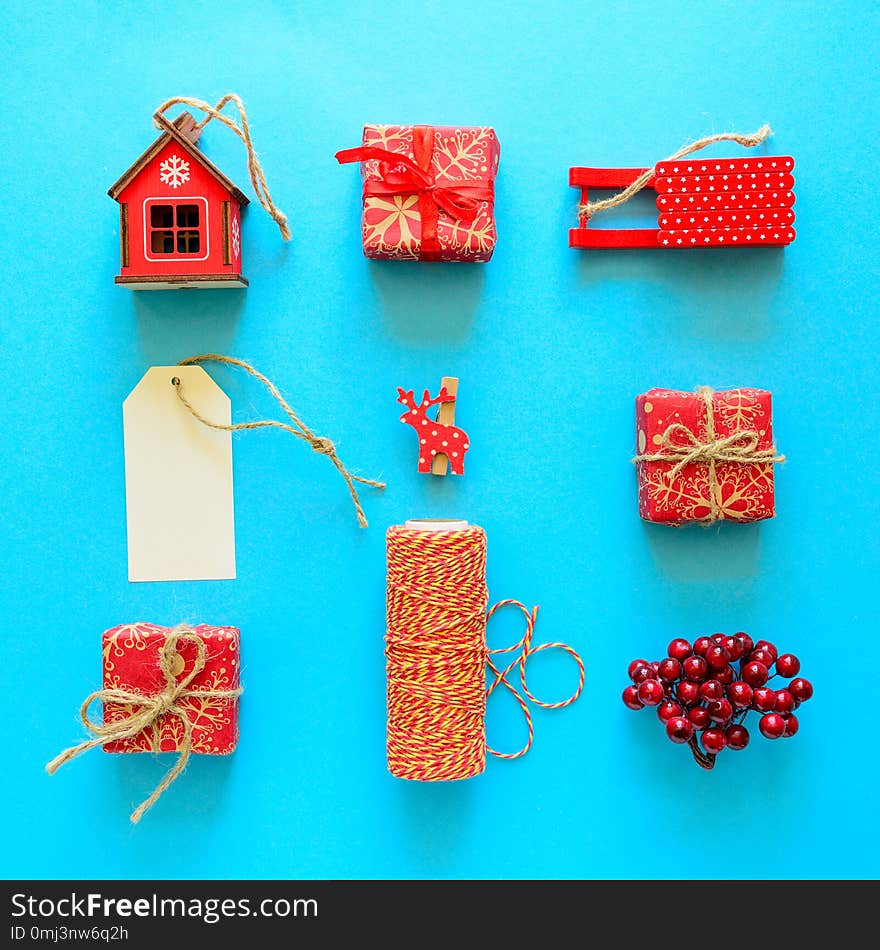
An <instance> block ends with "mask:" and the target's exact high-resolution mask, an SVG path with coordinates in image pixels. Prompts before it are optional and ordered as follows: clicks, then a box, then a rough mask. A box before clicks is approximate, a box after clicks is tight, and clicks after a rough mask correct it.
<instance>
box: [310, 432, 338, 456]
mask: <svg viewBox="0 0 880 950" xmlns="http://www.w3.org/2000/svg"><path fill="white" fill-rule="evenodd" d="M312 451H313V452H317V453H318V455H335V454H336V446H335V445H334V444H333V442H332V440H330V439H325V438H324V437H323V436H320V435H319V436H318V437H317V438H316V439H313V440H312Z"/></svg>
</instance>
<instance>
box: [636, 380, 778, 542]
mask: <svg viewBox="0 0 880 950" xmlns="http://www.w3.org/2000/svg"><path fill="white" fill-rule="evenodd" d="M697 392H698V393H699V394H700V396H702V398H703V404H704V406H705V409H706V436H705V438H704V439H699V438H697V436H696V435H695V434H694V433H693V432H692V431H691V430H690V429H689V428H688V427H687V426H686V425H683V424H682V423H681V422H673V423H672V424H671V425H670V426H668V427H667V429H666V431H665V432H664V433H663V435H662V436H661V437H660V443H659V445H660V450H659V451H658V452H649V453H644V454H641V455H637V456H636V457H635V458H634V459H633V464H635V465H638V464H639V463H640V462H675V464H674V465H673V466H672V468H671V469H669V472H668V473H667V475H668V478H669V480H670V481H672V480H673V479H674V478H675V477H676V476H678V475H679V474H680V473H681V471H682V469H684V467H685V466H686V465H694V464H704V465H707V466H708V468H709V472H708V475H709V517H708V519H706V520H707V522H708V523H709V524H711V523H713V522H715V521H718V520H719V519H723V518H724V517H725V516H724V511H723V509H722V507H721V486H720V484H719V482H718V473H717V471H716V465H717V464H718V463H719V462H736V463H739V464H741V465H762V464H767V465H775V464H777V463H781V462H784V461H785V456H784V455H778V454H777V452H776V446H775V445H773V446H771V447H770V448H769V449H759V448H758V440H759V436H758V433H757V432H755V431H753V430H748V429H737V430H736V432H731V433H730V435H725V436H721V437H720V438H719V437H718V436H716V434H715V410H714V406H713V403H712V397H713V396H714V394H715V393H714V390H713V389H712V388H711V387H709V386H700V387H699V388H698V389H697Z"/></svg>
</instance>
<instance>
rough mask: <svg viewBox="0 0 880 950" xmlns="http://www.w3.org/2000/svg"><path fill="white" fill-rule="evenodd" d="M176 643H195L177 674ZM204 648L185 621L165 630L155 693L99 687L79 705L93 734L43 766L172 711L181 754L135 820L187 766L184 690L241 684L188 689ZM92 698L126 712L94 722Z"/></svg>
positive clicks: (195, 692)
mask: <svg viewBox="0 0 880 950" xmlns="http://www.w3.org/2000/svg"><path fill="white" fill-rule="evenodd" d="M181 643H192V644H194V645H195V648H196V658H195V662H194V663H193V667H192V669H191V670H190V671H189V673H187V674H186V676H183V677H181V679H179V680H178V679H177V677H176V676H175V673H174V670H175V667H176V666H177V665H178V664H179V653H178V646H179V644H181ZM205 661H206V650H205V641H204V640H202V638H201V637H200V636H198V634H197V633H195V631H194V630H193V629H192V628H191V627H188V626H186V625H185V624H181V625H179V626H177V627H175V628H174V629H173V630H169V631H168V634H167V636H166V638H165V642H164V643H163V644H162V648H161V650H160V651H159V669H160V670H161V672H162V675H163V676H164V677H165V687H164V689H161V690H160V691H159V692H158V693H153V694H151V695H146V694H144V693H138V692H135V691H134V690H129V689H119V688H116V687H111V688H108V689H99V690H96V691H95V692H94V693H91V694H90V695H89V696H87V697H86V699H85V702H83V704H82V706H81V707H80V719H81V720H82V724H83V725H84V726H85V728H86V729H87V730H88V731H89V732H91V733H92V735H93V736H94V737H95V738H94V739H87V740H86V741H85V742H80V743H79V745H75V746H71V747H70V748H69V749H65V750H64V751H63V752H62V753H60V755H57V756H56V757H55V758H54V759H52V761H51V762H50V763H49V764H48V765H47V766H46V771H47V772H48V773H49V774H50V775H54V774H55V773H56V772H57V771H58V769H60V768H61V766H62V765H64V764H65V762H69V761H70V760H71V759H75V758H76V757H77V756H78V755H82V753H83V752H88V751H89V750H90V749H94V748H97V747H98V746H102V745H105V744H106V743H108V742H117V741H120V740H123V739H131V738H132V737H134V736H136V735H138V734H139V733H141V732H143V730H144V729H148V728H150V727H151V726H153V725H155V724H156V723H157V722H158V720H159V719H160V717H162V716H165V715H171V716H177V718H178V719H179V720H180V724H181V726H182V727H183V739H182V740H181V742H180V756H179V757H178V759H177V762H175V764H174V766H173V767H172V768H171V769H170V770H169V771H168V772H167V773H166V775H165V777H164V778H163V779H162V781H161V782H159V784H158V785H157V786H156V787H155V789H153V792H152V793H151V794H150V796H149V797H148V798H146V799H145V800H144V801H143V802H141V804H140V805H138V807H137V808H136V809H135V810H134V811H133V812H132V813H131V820H132V822H133V823H134V824H137V823H138V822H139V821H140V820H141V818H143V816H144V814H145V813H146V812H147V811H148V809H150V808H151V807H152V806H153V805H154V804H155V803H156V802H157V801H158V800H159V798H160V797H161V796H162V794H163V793H164V792H165V790H166V789H167V788H168V787H169V786H170V785H171V783H172V782H173V781H174V780H175V779H176V778H177V777H178V775H180V773H181V772H182V771H183V770H184V769H185V768H186V763H187V762H188V761H189V756H190V753H191V752H192V733H193V724H192V722H191V720H190V718H189V714H188V712H187V710H186V709H185V708H184V707H183V706H181V705H180V704H179V701H180V700H181V699H185V698H187V697H189V696H198V697H199V698H212V699H237V698H238V697H239V696H241V694H242V692H243V689H242V688H241V687H238V688H236V689H190V688H189V686H190V683H192V681H193V680H194V679H195V678H196V677H197V676H198V675H199V674H200V673H201V672H202V670H203V669H204V668H205ZM95 702H101V703H116V704H120V705H124V706H127V707H128V710H127V714H126V715H125V716H123V717H122V718H120V719H117V720H114V721H113V722H95V721H94V720H93V719H91V718H90V716H89V709H90V707H91V706H92V704H93V703H95Z"/></svg>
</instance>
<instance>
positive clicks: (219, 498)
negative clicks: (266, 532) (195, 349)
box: [122, 366, 235, 581]
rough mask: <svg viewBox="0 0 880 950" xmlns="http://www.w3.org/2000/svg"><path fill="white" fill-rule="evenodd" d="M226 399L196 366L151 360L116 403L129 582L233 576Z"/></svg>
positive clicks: (229, 456)
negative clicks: (194, 410)
mask: <svg viewBox="0 0 880 950" xmlns="http://www.w3.org/2000/svg"><path fill="white" fill-rule="evenodd" d="M174 377H177V378H178V379H179V380H180V384H181V390H182V391H183V393H185V395H186V397H187V399H188V400H189V401H190V402H191V403H192V404H193V405H194V406H197V407H198V409H199V412H201V413H202V414H203V415H204V416H205V418H207V419H210V420H211V421H212V422H217V423H219V424H221V425H224V424H225V425H229V424H230V422H231V420H232V410H231V407H230V402H229V397H228V396H227V395H226V394H225V393H224V392H223V390H222V389H220V387H219V386H218V385H217V384H216V383H215V382H214V380H213V379H211V377H210V376H209V375H208V374H207V373H206V372H205V371H204V370H203V369H202V368H201V367H200V366H153V367H152V368H151V369H149V370H148V371H147V373H146V375H145V376H144V377H143V379H141V381H140V382H139V383H138V384H137V386H135V388H134V389H133V390H132V391H131V393H130V394H129V396H128V398H127V399H126V400H125V402H124V403H123V404H122V419H123V427H124V433H125V499H126V512H127V519H128V579H129V580H130V581H183V580H194V581H200V580H223V579H227V578H233V577H235V528H234V511H233V501H232V433H231V432H221V431H218V430H216V429H210V428H208V427H207V426H205V425H203V424H202V423H201V422H199V421H198V420H197V419H194V418H193V416H192V415H191V414H190V413H189V412H188V410H187V409H186V407H185V406H184V405H183V403H181V401H180V399H179V398H178V396H177V392H176V390H175V387H174V385H173V384H172V382H171V380H172V379H173V378H174Z"/></svg>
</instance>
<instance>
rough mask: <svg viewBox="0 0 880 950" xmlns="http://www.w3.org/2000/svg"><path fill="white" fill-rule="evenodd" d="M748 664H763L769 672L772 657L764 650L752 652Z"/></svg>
mask: <svg viewBox="0 0 880 950" xmlns="http://www.w3.org/2000/svg"><path fill="white" fill-rule="evenodd" d="M749 662H750V663H763V664H764V666H766V667H767V669H768V670H769V669H770V667H771V666H773V655H772V654H770V653H768V652H767V651H766V650H752V653H751V656H749Z"/></svg>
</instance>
